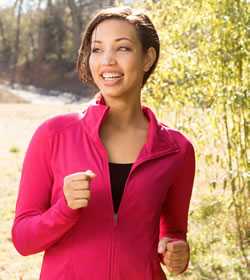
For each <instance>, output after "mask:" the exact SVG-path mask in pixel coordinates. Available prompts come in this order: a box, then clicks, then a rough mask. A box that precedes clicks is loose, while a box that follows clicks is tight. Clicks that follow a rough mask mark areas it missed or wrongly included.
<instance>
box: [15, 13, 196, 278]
mask: <svg viewBox="0 0 250 280" xmlns="http://www.w3.org/2000/svg"><path fill="white" fill-rule="evenodd" d="M158 57H159V38H158V35H157V33H156V31H155V28H154V26H153V24H152V23H151V21H150V20H149V18H148V17H147V16H146V15H145V14H143V13H140V12H136V11H135V10H132V9H130V8H111V9H106V10H102V11H100V12H99V13H98V14H97V15H96V16H95V17H94V18H93V19H92V21H91V22H90V24H89V25H88V27H87V29H86V31H85V34H84V36H83V40H82V44H81V47H80V51H79V57H78V63H77V69H78V72H79V76H80V79H81V80H82V81H83V82H88V83H92V84H94V85H96V86H97V87H98V88H99V97H98V98H97V99H96V101H95V102H94V103H93V104H90V105H89V106H88V107H87V109H86V111H84V112H83V113H72V114H65V115H61V116H56V117H53V118H51V119H49V120H47V121H46V122H44V123H43V124H42V125H41V126H40V127H39V128H38V129H37V131H36V132H35V134H34V135H33V137H32V140H31V142H30V145H29V148H28V150H27V153H26V156H25V160H24V165H23V170H22V176H21V181H20V191H19V196H18V200H17V208H16V217H15V221H14V224H13V229H12V236H13V242H14V244H15V246H16V249H17V250H18V251H19V252H20V253H21V254H22V255H30V254H34V253H37V252H41V251H45V254H44V259H43V264H42V270H41V275H40V279H46V280H50V279H53V280H54V279H67V280H69V279H70V280H74V279H75V280H78V279H79V280H80V279H91V280H92V279H93V280H95V279H96V280H100V279H101V280H110V279H114V280H138V279H142V280H144V279H145V280H150V279H151V280H158V279H166V277H165V274H164V273H163V271H162V269H161V266H160V261H161V262H162V263H163V264H165V265H166V267H167V268H168V270H169V271H171V272H174V273H176V274H178V273H181V272H183V271H184V270H185V269H186V268H187V265H188V260H189V248H188V244H187V242H186V232H187V217H188V208H189V202H190V198H191V193H192V186H193V179H194V165H195V163H194V150H193V147H192V144H191V143H190V142H189V141H188V140H187V138H186V137H184V136H183V135H182V134H181V133H180V132H178V131H176V130H172V129H170V128H168V127H167V126H165V125H163V124H161V123H160V122H158V121H157V120H156V118H155V115H154V114H153V112H152V111H151V110H150V109H149V108H147V107H145V106H142V105H141V102H140V98H141V96H140V95H141V88H142V87H143V85H144V84H145V83H146V81H147V79H148V77H149V76H150V74H151V73H152V72H153V70H154V68H155V67H156V64H157V60H158Z"/></svg>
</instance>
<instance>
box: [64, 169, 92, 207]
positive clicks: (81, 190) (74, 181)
mask: <svg viewBox="0 0 250 280" xmlns="http://www.w3.org/2000/svg"><path fill="white" fill-rule="evenodd" d="M95 176H96V175H95V174H94V173H93V172H92V171H91V170H87V171H84V172H77V173H73V174H70V175H68V176H65V177H64V184H63V193H64V196H65V199H66V202H67V204H68V206H69V208H71V209H79V208H82V207H87V206H88V201H89V199H90V181H91V180H92V179H93V178H94V177H95Z"/></svg>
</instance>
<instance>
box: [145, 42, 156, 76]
mask: <svg viewBox="0 0 250 280" xmlns="http://www.w3.org/2000/svg"><path fill="white" fill-rule="evenodd" d="M155 60H156V51H155V48H153V47H150V48H149V49H148V50H147V53H146V54H145V59H144V66H143V70H144V72H148V71H149V69H150V68H151V66H152V65H153V64H154V62H155Z"/></svg>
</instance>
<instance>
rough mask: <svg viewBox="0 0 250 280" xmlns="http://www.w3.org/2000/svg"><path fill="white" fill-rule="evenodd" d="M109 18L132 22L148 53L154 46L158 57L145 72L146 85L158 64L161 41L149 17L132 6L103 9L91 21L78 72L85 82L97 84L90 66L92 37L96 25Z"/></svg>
mask: <svg viewBox="0 0 250 280" xmlns="http://www.w3.org/2000/svg"><path fill="white" fill-rule="evenodd" d="M107 19H118V20H124V21H127V22H129V23H131V24H132V25H133V26H134V27H135V29H136V31H137V34H138V38H139V40H140V42H141V45H142V49H143V52H144V53H146V51H147V50H148V49H149V48H150V47H153V48H154V49H155V51H156V59H155V62H154V63H153V65H152V66H151V68H150V69H149V71H147V72H146V73H145V74H144V77H143V85H144V84H145V83H146V81H147V79H148V78H149V76H150V75H151V74H152V72H153V71H154V69H155V67H156V65H157V62H158V59H159V53H160V41H159V37H158V34H157V32H156V29H155V27H154V25H153V23H152V22H151V20H150V19H149V17H148V16H147V15H146V14H145V13H144V12H142V11H139V10H135V9H132V8H130V7H115V8H108V9H103V10H101V11H99V12H98V13H97V14H96V15H95V16H94V17H93V18H92V20H91V21H90V22H89V24H88V26H87V27H86V29H85V32H84V34H83V38H82V42H81V46H80V49H79V53H78V59H77V72H78V75H79V78H80V81H81V82H83V83H88V84H92V85H95V83H94V81H93V78H92V75H91V72H90V68H89V57H90V52H91V37H92V33H93V31H94V29H95V28H96V26H97V25H98V24H99V23H101V22H103V21H104V20H107Z"/></svg>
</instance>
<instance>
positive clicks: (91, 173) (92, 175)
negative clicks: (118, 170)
mask: <svg viewBox="0 0 250 280" xmlns="http://www.w3.org/2000/svg"><path fill="white" fill-rule="evenodd" d="M84 173H85V175H87V176H88V178H89V179H93V178H95V177H96V174H95V173H94V172H93V171H91V170H86V171H85V172H84Z"/></svg>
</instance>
